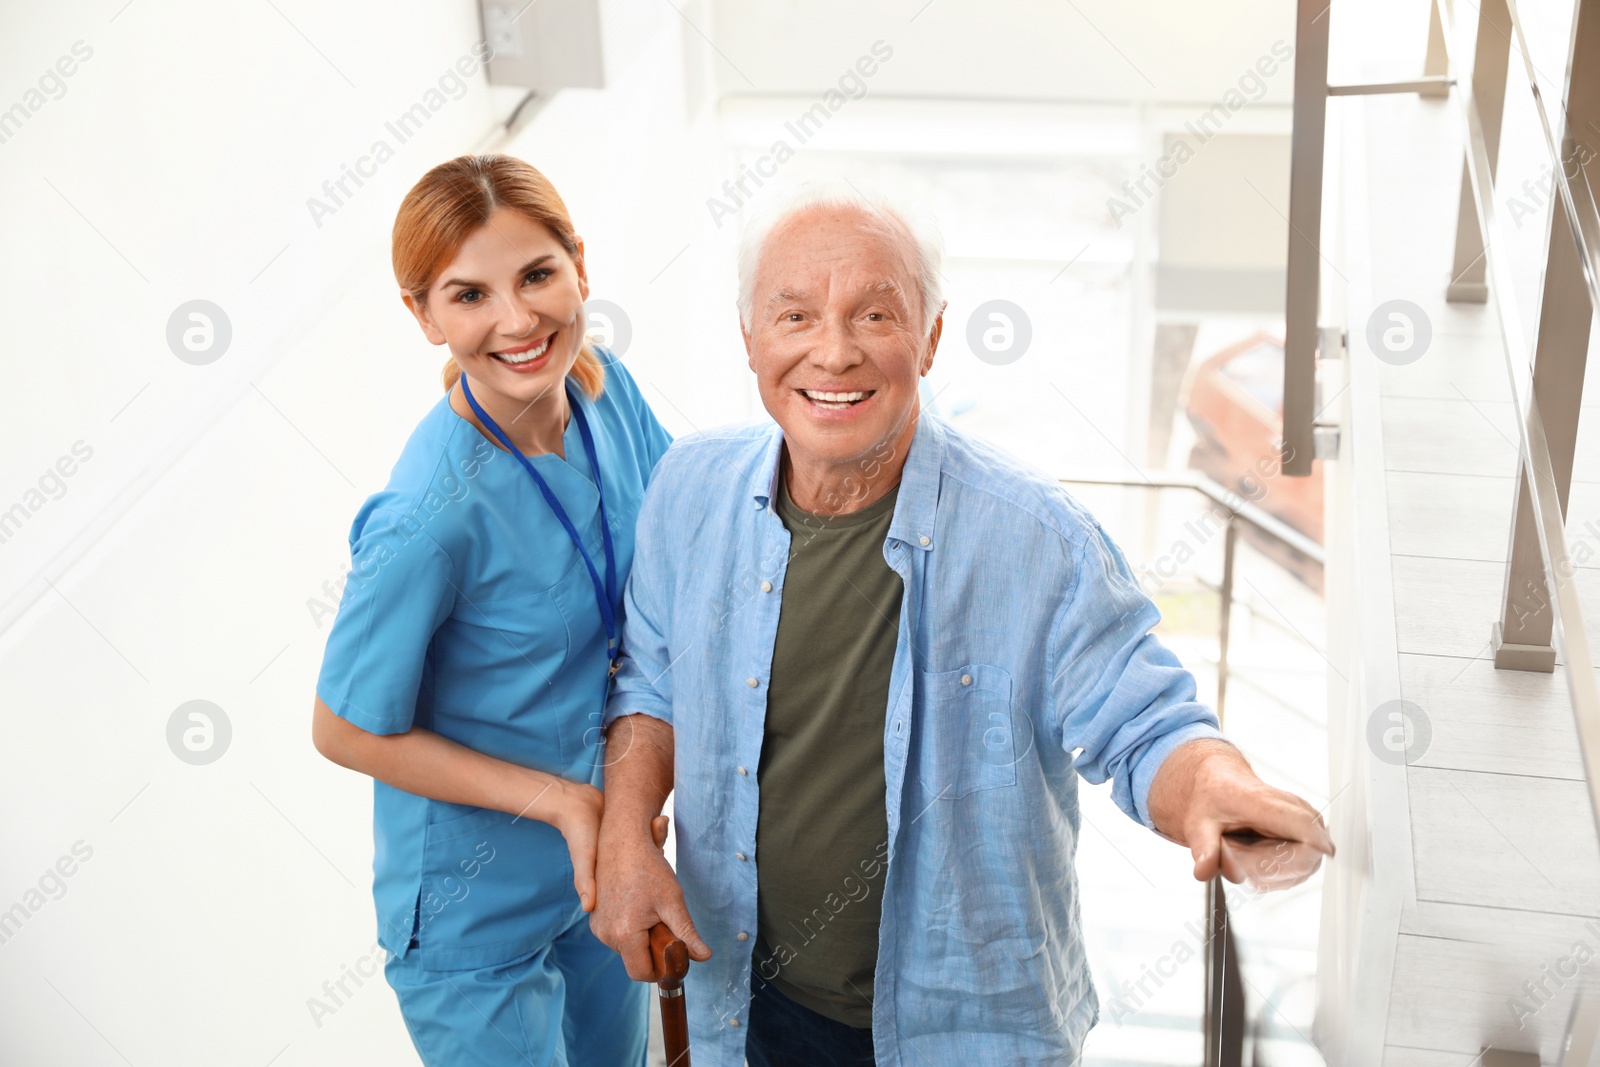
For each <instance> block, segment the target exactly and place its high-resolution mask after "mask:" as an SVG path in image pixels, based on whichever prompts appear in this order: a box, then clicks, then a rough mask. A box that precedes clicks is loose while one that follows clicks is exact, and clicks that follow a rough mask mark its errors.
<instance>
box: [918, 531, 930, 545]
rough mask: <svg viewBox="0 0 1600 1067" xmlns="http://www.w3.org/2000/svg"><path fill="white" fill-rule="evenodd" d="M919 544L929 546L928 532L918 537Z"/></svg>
mask: <svg viewBox="0 0 1600 1067" xmlns="http://www.w3.org/2000/svg"><path fill="white" fill-rule="evenodd" d="M917 544H919V545H921V546H922V547H923V548H927V547H928V535H927V534H923V535H922V536H921V537H919V538H917Z"/></svg>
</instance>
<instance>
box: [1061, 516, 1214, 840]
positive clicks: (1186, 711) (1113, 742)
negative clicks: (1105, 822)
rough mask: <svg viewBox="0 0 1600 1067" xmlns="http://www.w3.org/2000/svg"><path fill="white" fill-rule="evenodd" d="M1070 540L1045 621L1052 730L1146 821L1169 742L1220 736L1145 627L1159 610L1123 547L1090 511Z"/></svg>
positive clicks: (1084, 769)
mask: <svg viewBox="0 0 1600 1067" xmlns="http://www.w3.org/2000/svg"><path fill="white" fill-rule="evenodd" d="M1088 521H1089V522H1090V524H1091V525H1090V528H1089V530H1088V531H1087V533H1086V536H1084V537H1083V538H1081V539H1080V540H1079V541H1078V542H1077V543H1076V544H1075V545H1074V546H1073V575H1072V579H1071V584H1070V588H1069V590H1068V593H1067V596H1066V598H1065V600H1064V601H1063V602H1062V605H1061V608H1060V610H1059V611H1058V613H1057V615H1056V619H1055V623H1054V625H1053V626H1052V628H1051V635H1050V655H1051V688H1050V695H1051V701H1052V704H1053V710H1054V713H1055V715H1056V723H1057V732H1058V736H1059V738H1060V742H1061V744H1062V746H1063V747H1064V748H1065V749H1066V750H1067V751H1068V752H1074V751H1076V750H1078V749H1082V752H1081V753H1079V754H1078V756H1077V758H1076V761H1075V763H1076V767H1077V770H1078V773H1079V774H1080V775H1082V777H1083V778H1084V780H1085V781H1088V782H1093V783H1097V784H1098V783H1100V782H1104V781H1106V779H1108V778H1109V779H1112V789H1111V797H1112V799H1113V800H1114V801H1116V804H1117V806H1118V807H1119V808H1121V809H1122V810H1123V811H1125V812H1127V813H1128V815H1130V816H1131V817H1132V818H1134V819H1137V820H1138V821H1139V822H1142V823H1143V824H1144V825H1145V826H1147V827H1151V828H1153V826H1154V824H1153V823H1152V822H1151V819H1150V809H1149V795H1150V783H1151V782H1152V781H1154V779H1155V776H1156V771H1157V770H1158V769H1160V767H1161V762H1162V761H1163V760H1165V759H1166V758H1167V756H1169V755H1170V754H1171V753H1172V752H1173V750H1174V749H1176V748H1177V747H1178V746H1179V745H1182V744H1184V743H1186V742H1188V741H1193V740H1197V739H1199V738H1207V737H1209V738H1219V739H1220V738H1222V734H1221V733H1220V732H1219V731H1218V729H1217V716H1216V714H1215V713H1214V712H1213V711H1212V710H1211V709H1210V708H1209V707H1207V706H1206V705H1204V704H1202V703H1199V702H1198V701H1197V700H1195V680H1194V675H1192V674H1190V673H1189V671H1187V670H1186V669H1184V667H1183V665H1182V664H1181V663H1179V662H1178V658H1177V656H1175V655H1174V654H1173V653H1172V650H1171V649H1169V648H1167V647H1166V646H1165V645H1163V644H1162V643H1161V642H1160V640H1158V639H1157V638H1156V636H1155V635H1154V634H1152V633H1151V632H1150V630H1151V628H1152V627H1154V626H1155V625H1156V623H1157V622H1159V621H1160V619H1161V613H1160V612H1159V611H1158V610H1157V609H1156V606H1155V604H1154V603H1153V602H1151V600H1150V598H1149V597H1147V596H1145V595H1144V593H1143V592H1142V591H1140V589H1139V587H1138V585H1137V584H1136V583H1135V581H1134V578H1133V574H1132V572H1131V571H1130V570H1129V568H1128V563H1127V560H1125V559H1124V558H1123V555H1122V551H1121V550H1120V549H1119V548H1117V546H1116V544H1115V543H1113V542H1112V541H1111V539H1110V538H1109V537H1107V536H1106V534H1105V531H1104V530H1103V529H1101V528H1100V525H1099V523H1098V522H1094V520H1092V519H1089V520H1088Z"/></svg>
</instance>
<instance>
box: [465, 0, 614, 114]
mask: <svg viewBox="0 0 1600 1067" xmlns="http://www.w3.org/2000/svg"><path fill="white" fill-rule="evenodd" d="M600 4H601V0H512V2H511V3H499V2H491V0H479V2H478V9H479V12H480V13H481V15H482V18H483V36H484V40H486V41H488V42H489V45H490V47H491V48H493V49H494V52H493V53H492V55H491V56H490V59H489V84H491V85H514V86H521V87H522V88H525V89H532V90H534V91H535V92H537V93H539V94H540V95H541V96H542V95H548V94H550V93H554V92H556V91H557V90H558V89H603V88H605V85H606V80H605V59H604V50H603V47H602V43H601V33H600Z"/></svg>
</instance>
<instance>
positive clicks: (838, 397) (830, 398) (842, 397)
mask: <svg viewBox="0 0 1600 1067" xmlns="http://www.w3.org/2000/svg"><path fill="white" fill-rule="evenodd" d="M800 391H801V392H802V393H804V394H805V395H806V398H807V399H808V400H811V401H813V402H814V403H818V404H821V405H823V406H824V407H830V408H847V407H849V406H850V405H851V404H854V403H855V402H856V401H858V400H865V399H866V398H867V394H866V392H864V391H857V392H854V393H824V392H820V391H819V390H816V389H802V390H800Z"/></svg>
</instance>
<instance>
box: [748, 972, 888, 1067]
mask: <svg viewBox="0 0 1600 1067" xmlns="http://www.w3.org/2000/svg"><path fill="white" fill-rule="evenodd" d="M744 1055H745V1059H746V1060H747V1061H749V1064H750V1067H873V1063H874V1062H875V1061H874V1060H873V1054H872V1031H871V1030H870V1029H868V1030H857V1029H856V1028H855V1027H853V1026H847V1025H845V1024H844V1023H841V1022H839V1021H837V1020H835V1019H830V1018H828V1017H827V1016H826V1015H819V1014H817V1013H816V1012H814V1011H812V1010H811V1009H810V1008H807V1007H803V1006H801V1005H799V1004H796V1003H795V1002H794V1001H792V1000H790V999H789V998H788V997H786V996H784V995H783V994H782V993H780V992H778V987H777V986H775V985H773V984H772V983H770V982H767V981H765V980H763V979H762V977H761V976H760V975H759V974H752V975H751V976H750V1030H749V1033H748V1034H747V1035H746V1036H745V1049H744Z"/></svg>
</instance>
